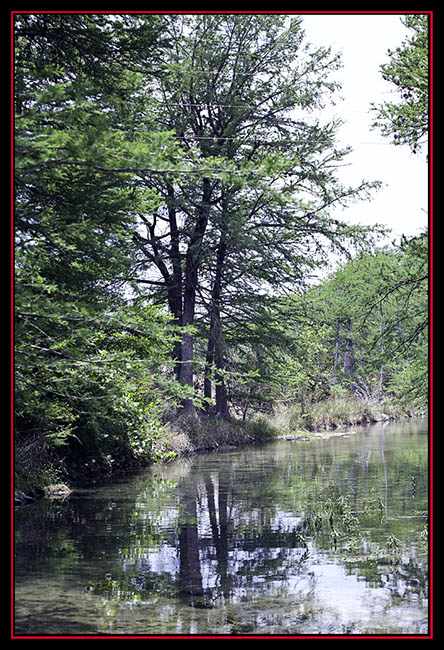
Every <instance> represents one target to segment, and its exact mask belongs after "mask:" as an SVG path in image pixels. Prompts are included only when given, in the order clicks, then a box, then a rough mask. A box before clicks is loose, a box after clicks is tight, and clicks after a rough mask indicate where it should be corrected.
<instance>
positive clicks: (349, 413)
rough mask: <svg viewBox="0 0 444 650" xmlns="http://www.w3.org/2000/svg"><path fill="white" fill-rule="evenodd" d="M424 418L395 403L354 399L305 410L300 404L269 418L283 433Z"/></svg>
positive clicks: (332, 400) (279, 409)
mask: <svg viewBox="0 0 444 650" xmlns="http://www.w3.org/2000/svg"><path fill="white" fill-rule="evenodd" d="M418 415H424V414H423V413H419V412H415V411H413V410H412V409H409V408H406V407H402V406H400V405H399V404H395V403H393V402H389V401H386V402H366V401H363V400H358V399H356V398H353V397H332V398H330V399H327V400H324V401H322V402H316V403H312V404H309V405H307V406H305V408H302V407H301V405H300V404H296V405H293V406H280V407H277V408H275V409H274V412H273V414H272V415H271V416H270V417H269V418H268V421H269V424H270V425H271V426H272V427H273V428H276V429H279V430H280V431H288V432H294V431H328V430H331V429H337V428H339V427H352V426H357V425H365V424H372V423H375V422H382V421H389V420H399V419H402V418H405V417H413V416H418Z"/></svg>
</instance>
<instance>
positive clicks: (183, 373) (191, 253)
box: [180, 178, 212, 415]
mask: <svg viewBox="0 0 444 650" xmlns="http://www.w3.org/2000/svg"><path fill="white" fill-rule="evenodd" d="M211 191H212V186H211V183H210V179H208V178H204V179H203V192H202V200H201V203H200V205H199V209H198V218H197V221H196V224H195V227H194V230H193V232H192V234H191V237H190V242H189V245H188V250H187V253H186V258H185V285H184V293H183V313H182V326H184V327H186V326H187V325H193V323H194V315H195V307H196V290H197V283H198V271H199V263H200V256H201V249H202V240H203V237H204V234H205V230H206V227H207V224H208V217H209V213H210V203H209V201H210V197H211ZM193 343H194V342H193V337H192V335H191V334H189V333H188V332H186V333H184V334H183V338H182V353H181V369H180V381H181V383H182V384H184V385H186V386H192V385H193V359H194V350H193ZM182 406H183V412H184V413H186V414H188V415H191V414H194V413H195V411H194V404H193V401H192V400H191V399H190V398H186V399H185V400H184V401H183V404H182Z"/></svg>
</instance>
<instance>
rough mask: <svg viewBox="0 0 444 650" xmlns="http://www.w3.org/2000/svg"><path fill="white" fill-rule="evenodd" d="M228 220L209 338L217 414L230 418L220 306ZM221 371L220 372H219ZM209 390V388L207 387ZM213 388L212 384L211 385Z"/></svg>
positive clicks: (219, 255) (218, 257)
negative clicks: (213, 367) (224, 371)
mask: <svg viewBox="0 0 444 650" xmlns="http://www.w3.org/2000/svg"><path fill="white" fill-rule="evenodd" d="M227 231H228V227H227V220H226V219H223V220H222V225H221V234H220V239H219V243H218V246H217V252H216V271H215V275H214V282H213V288H212V292H211V325H210V333H209V340H208V350H209V351H210V350H211V356H212V359H213V361H214V364H215V366H216V376H215V379H216V416H217V417H222V418H229V417H230V412H229V410H228V399H227V390H226V386H225V380H224V377H223V372H222V371H223V370H224V365H225V364H224V342H223V336H222V328H221V319H220V308H221V294H222V276H223V269H224V263H225V257H226V253H227ZM218 371H219V372H218ZM207 390H208V388H207ZM209 390H211V386H210V387H209Z"/></svg>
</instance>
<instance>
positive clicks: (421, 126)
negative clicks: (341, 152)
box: [373, 14, 429, 153]
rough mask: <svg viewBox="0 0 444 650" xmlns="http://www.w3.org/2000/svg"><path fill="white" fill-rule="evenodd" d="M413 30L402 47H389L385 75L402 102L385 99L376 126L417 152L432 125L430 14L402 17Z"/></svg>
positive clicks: (384, 67) (395, 141) (383, 70)
mask: <svg viewBox="0 0 444 650" xmlns="http://www.w3.org/2000/svg"><path fill="white" fill-rule="evenodd" d="M402 22H403V24H404V25H405V26H406V27H407V28H408V29H409V30H411V34H410V35H409V38H407V39H406V41H405V42H404V44H403V46H402V47H398V48H396V50H395V51H389V53H388V54H389V56H390V58H391V60H390V63H387V64H384V65H382V66H381V72H382V76H383V78H384V79H385V80H386V81H389V82H390V83H391V84H393V86H394V87H395V89H396V91H397V92H398V93H399V95H400V98H399V101H398V102H390V101H387V102H384V103H383V104H382V105H381V106H379V107H373V108H374V110H375V111H377V119H376V121H375V124H374V126H375V127H378V128H380V129H381V132H382V134H383V135H384V136H387V137H392V138H393V142H394V144H407V145H408V146H409V147H410V148H411V150H412V151H413V153H416V152H417V151H418V149H420V148H421V146H422V145H423V144H424V143H425V142H426V141H427V134H428V126H429V119H428V116H429V104H428V97H429V92H428V91H429V24H428V17H427V15H422V14H412V15H407V16H406V17H405V18H404V19H402Z"/></svg>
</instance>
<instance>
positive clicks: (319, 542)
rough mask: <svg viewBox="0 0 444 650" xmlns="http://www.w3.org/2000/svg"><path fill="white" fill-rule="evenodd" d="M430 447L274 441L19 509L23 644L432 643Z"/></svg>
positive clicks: (396, 430)
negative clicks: (175, 638)
mask: <svg viewBox="0 0 444 650" xmlns="http://www.w3.org/2000/svg"><path fill="white" fill-rule="evenodd" d="M355 431H358V430H357V429H355ZM427 446H428V444H427V425H426V422H425V421H423V420H419V421H410V422H406V423H402V424H399V423H398V424H388V425H385V426H380V425H376V426H371V427H366V428H364V429H360V430H359V431H358V432H357V433H354V434H352V435H350V436H347V437H338V438H330V439H326V440H313V441H298V442H292V441H285V440H276V441H273V442H268V443H264V444H261V445H254V446H250V447H244V448H237V449H228V450H223V451H219V452H217V453H212V454H205V455H199V456H196V457H193V458H189V459H183V460H176V461H173V462H171V463H169V464H168V465H164V466H162V467H160V466H159V467H154V468H152V469H149V470H148V471H145V472H143V473H138V474H137V475H133V476H131V477H127V478H125V479H124V480H120V481H115V482H113V483H112V484H110V485H106V486H102V487H100V488H98V489H96V490H94V491H92V492H91V493H89V494H85V495H82V496H75V497H71V498H70V499H68V500H66V501H63V502H60V501H51V500H45V501H42V502H39V503H36V504H33V505H31V506H28V507H25V508H20V509H19V510H18V511H17V512H16V515H15V529H16V547H15V633H16V634H17V635H47V634H49V635H63V636H65V635H107V634H112V635H171V634H177V635H182V634H183V635H236V636H239V635H318V634H347V635H348V634H357V635H363V634H378V635H379V634H383V635H385V634H397V635H398V634H414V635H421V634H427V633H428V606H427V593H428V587H427V576H428V565H427V548H428V547H427V496H428V480H427Z"/></svg>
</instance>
